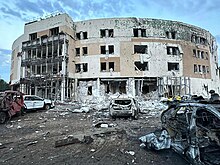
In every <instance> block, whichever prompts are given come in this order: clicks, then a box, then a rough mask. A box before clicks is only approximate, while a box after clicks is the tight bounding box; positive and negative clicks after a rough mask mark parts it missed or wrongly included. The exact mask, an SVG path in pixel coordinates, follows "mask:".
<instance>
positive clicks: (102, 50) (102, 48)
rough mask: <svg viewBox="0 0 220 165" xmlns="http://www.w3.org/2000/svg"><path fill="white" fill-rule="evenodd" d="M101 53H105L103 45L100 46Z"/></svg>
mask: <svg viewBox="0 0 220 165" xmlns="http://www.w3.org/2000/svg"><path fill="white" fill-rule="evenodd" d="M100 48H101V54H106V50H105V46H101V47H100Z"/></svg>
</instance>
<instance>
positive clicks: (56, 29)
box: [50, 27, 59, 36]
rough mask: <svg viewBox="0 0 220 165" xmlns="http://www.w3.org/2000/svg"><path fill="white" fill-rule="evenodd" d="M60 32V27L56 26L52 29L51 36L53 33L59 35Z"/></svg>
mask: <svg viewBox="0 0 220 165" xmlns="http://www.w3.org/2000/svg"><path fill="white" fill-rule="evenodd" d="M58 34H59V27H55V28H52V29H50V36H52V35H58Z"/></svg>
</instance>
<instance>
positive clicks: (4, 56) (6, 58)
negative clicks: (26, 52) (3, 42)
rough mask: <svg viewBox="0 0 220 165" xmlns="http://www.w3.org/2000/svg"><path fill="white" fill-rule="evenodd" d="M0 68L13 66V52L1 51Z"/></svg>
mask: <svg viewBox="0 0 220 165" xmlns="http://www.w3.org/2000/svg"><path fill="white" fill-rule="evenodd" d="M0 59H1V60H0V67H5V66H9V65H11V50H6V49H0Z"/></svg>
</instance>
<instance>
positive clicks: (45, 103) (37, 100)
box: [24, 95, 54, 110]
mask: <svg viewBox="0 0 220 165" xmlns="http://www.w3.org/2000/svg"><path fill="white" fill-rule="evenodd" d="M53 107H54V102H53V101H51V100H49V99H43V98H41V97H39V96H35V95H24V108H25V109H26V110H31V109H45V110H48V109H50V108H53Z"/></svg>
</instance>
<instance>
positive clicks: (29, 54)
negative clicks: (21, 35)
mask: <svg viewBox="0 0 220 165" xmlns="http://www.w3.org/2000/svg"><path fill="white" fill-rule="evenodd" d="M27 58H28V59H30V58H31V50H28V57H27Z"/></svg>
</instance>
